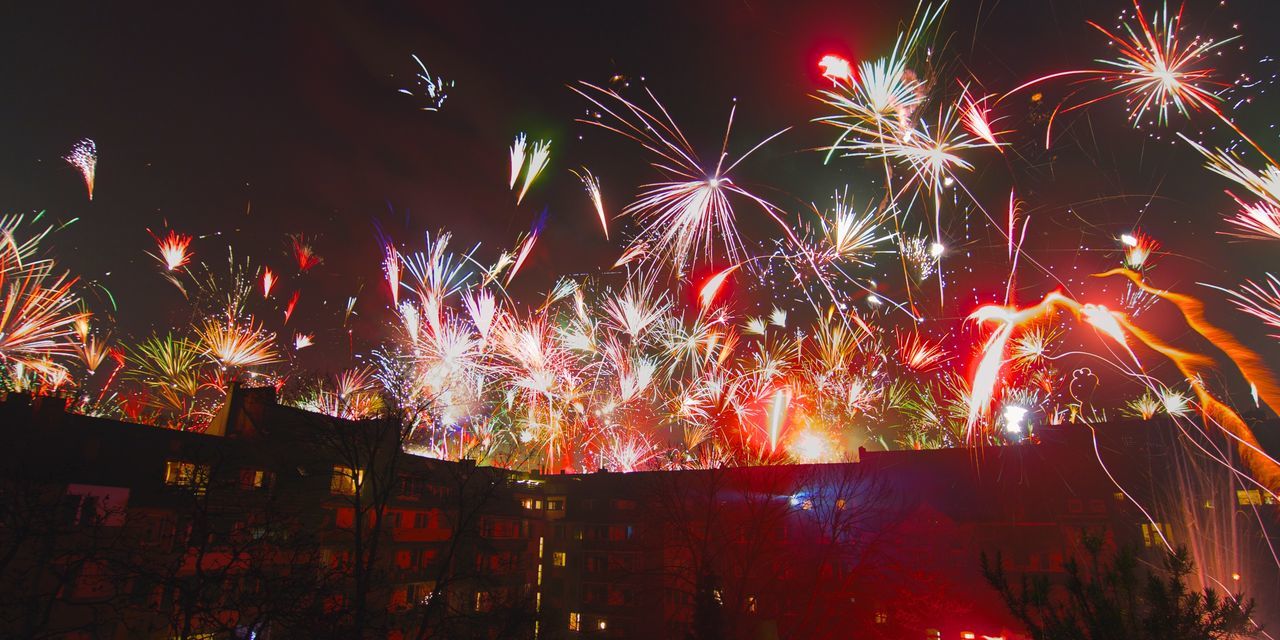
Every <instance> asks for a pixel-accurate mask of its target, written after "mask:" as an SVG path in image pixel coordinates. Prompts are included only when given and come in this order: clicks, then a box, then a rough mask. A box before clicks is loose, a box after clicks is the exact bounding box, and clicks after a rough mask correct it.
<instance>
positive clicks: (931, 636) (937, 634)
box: [924, 629, 942, 640]
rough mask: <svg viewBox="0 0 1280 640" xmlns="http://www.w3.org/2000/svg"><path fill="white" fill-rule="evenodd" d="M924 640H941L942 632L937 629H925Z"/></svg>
mask: <svg viewBox="0 0 1280 640" xmlns="http://www.w3.org/2000/svg"><path fill="white" fill-rule="evenodd" d="M924 640H942V632H941V631H938V630H937V629H925V630H924Z"/></svg>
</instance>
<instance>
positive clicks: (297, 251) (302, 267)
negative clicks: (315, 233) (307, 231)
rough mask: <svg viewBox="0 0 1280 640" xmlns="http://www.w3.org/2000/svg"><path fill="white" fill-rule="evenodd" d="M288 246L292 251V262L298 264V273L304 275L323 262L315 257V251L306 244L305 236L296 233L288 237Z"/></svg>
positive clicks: (322, 259) (318, 257)
mask: <svg viewBox="0 0 1280 640" xmlns="http://www.w3.org/2000/svg"><path fill="white" fill-rule="evenodd" d="M289 246H290V248H291V249H292V250H293V260H294V262H296V263H297V264H298V272H299V273H306V272H308V271H310V270H312V269H314V268H315V267H316V265H318V264H320V263H321V262H323V261H324V258H321V257H320V256H318V255H316V252H315V249H312V248H311V245H310V244H308V243H307V236H306V235H304V234H301V233H297V234H294V235H291V236H289Z"/></svg>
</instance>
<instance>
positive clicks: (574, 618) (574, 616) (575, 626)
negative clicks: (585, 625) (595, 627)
mask: <svg viewBox="0 0 1280 640" xmlns="http://www.w3.org/2000/svg"><path fill="white" fill-rule="evenodd" d="M569 630H570V631H580V630H582V614H581V613H578V612H576V611H574V612H571V613H570V614H569Z"/></svg>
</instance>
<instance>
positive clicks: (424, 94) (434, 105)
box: [400, 53, 454, 111]
mask: <svg viewBox="0 0 1280 640" xmlns="http://www.w3.org/2000/svg"><path fill="white" fill-rule="evenodd" d="M411 57H412V58H413V61H414V62H416V63H417V64H418V69H419V71H418V72H417V73H416V74H415V75H414V77H416V78H417V80H418V86H417V93H415V92H414V91H411V90H409V89H400V93H403V94H405V95H407V96H412V97H416V98H420V99H421V100H422V106H421V107H419V109H422V110H423V111H439V110H440V109H441V107H443V106H444V101H445V100H447V99H448V98H449V90H450V89H452V88H453V87H454V82H453V81H452V80H445V79H444V78H442V77H440V76H434V77H433V76H432V75H431V72H430V71H427V65H425V64H423V63H422V59H421V58H419V57H418V54H416V53H415V54H411Z"/></svg>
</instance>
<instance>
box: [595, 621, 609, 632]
mask: <svg viewBox="0 0 1280 640" xmlns="http://www.w3.org/2000/svg"><path fill="white" fill-rule="evenodd" d="M608 628H609V621H608V620H605V619H604V618H600V619H599V620H596V629H598V630H600V631H604V630H605V629H608Z"/></svg>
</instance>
